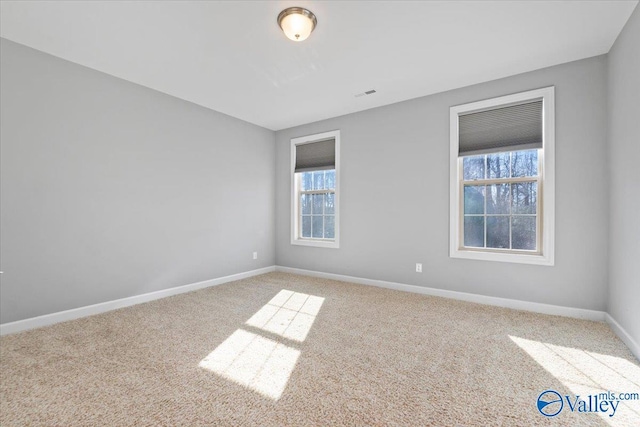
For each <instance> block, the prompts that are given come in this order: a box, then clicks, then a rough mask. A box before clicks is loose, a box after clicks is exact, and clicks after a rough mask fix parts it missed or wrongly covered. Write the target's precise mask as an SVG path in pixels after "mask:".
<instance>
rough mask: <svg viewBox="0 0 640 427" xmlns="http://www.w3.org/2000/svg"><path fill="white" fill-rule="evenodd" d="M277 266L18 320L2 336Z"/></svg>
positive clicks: (0, 331)
mask: <svg viewBox="0 0 640 427" xmlns="http://www.w3.org/2000/svg"><path fill="white" fill-rule="evenodd" d="M275 269H276V268H275V266H270V267H264V268H259V269H257V270H251V271H245V272H243V273H238V274H232V275H230V276H224V277H218V278H217V279H210V280H205V281H203V282H197V283H191V284H189V285H183V286H177V287H175V288H169V289H163V290H161V291H156V292H149V293H146V294H142V295H135V296H132V297H128V298H122V299H117V300H113V301H107V302H102V303H99V304H93V305H87V306H85V307H79V308H74V309H71V310H65V311H59V312H57V313H51V314H45V315H42V316H38V317H32V318H30V319H24V320H18V321H15V322H9V323H3V324H0V335H7V334H13V333H16V332H21V331H26V330H28V329H34V328H39V327H42V326H47V325H53V324H54V323H59V322H65V321H67V320H73V319H78V318H80V317H85V316H91V315H94V314H99V313H104V312H105V311H111V310H115V309H118V308H123V307H129V306H131V305H136V304H141V303H144V302H149V301H153V300H157V299H160V298H166V297H170V296H172V295H178V294H183V293H185V292H191V291H195V290H198V289H202V288H208V287H210V286H216V285H221V284H223V283H227V282H233V281H234V280H241V279H246V278H247V277H253V276H258V275H260V274H265V273H270V272H272V271H275Z"/></svg>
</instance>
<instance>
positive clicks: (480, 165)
mask: <svg viewBox="0 0 640 427" xmlns="http://www.w3.org/2000/svg"><path fill="white" fill-rule="evenodd" d="M462 164H463V166H462V169H463V175H464V180H465V181H469V180H472V179H484V156H470V157H464V158H463V160H462Z"/></svg>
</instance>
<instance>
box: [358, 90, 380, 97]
mask: <svg viewBox="0 0 640 427" xmlns="http://www.w3.org/2000/svg"><path fill="white" fill-rule="evenodd" d="M374 93H376V90H375V89H371V90H368V91H366V92H362V93H356V94H355V95H354V96H355V97H356V98H360V97H361V96H365V95H373V94H374Z"/></svg>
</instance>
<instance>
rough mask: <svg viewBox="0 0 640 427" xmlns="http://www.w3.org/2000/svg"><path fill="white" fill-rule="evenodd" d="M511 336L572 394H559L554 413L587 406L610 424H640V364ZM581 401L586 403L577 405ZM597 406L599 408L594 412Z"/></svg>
mask: <svg viewBox="0 0 640 427" xmlns="http://www.w3.org/2000/svg"><path fill="white" fill-rule="evenodd" d="M509 338H510V339H511V340H512V341H513V342H514V343H515V344H516V345H517V346H518V347H520V348H521V349H522V350H524V351H525V352H526V353H527V354H528V355H529V356H530V357H531V358H532V359H533V360H535V361H536V362H537V363H538V364H539V365H540V366H542V367H543V368H544V369H545V370H546V371H547V372H549V373H550V374H551V375H553V376H554V377H555V378H556V379H558V380H559V381H560V382H561V383H562V384H563V385H564V386H565V387H566V388H567V389H569V390H570V391H571V392H572V393H573V396H568V397H565V396H563V395H561V394H560V393H558V394H556V396H560V401H559V402H558V405H556V408H557V409H553V413H555V411H556V410H557V411H567V410H569V411H570V410H572V408H573V409H574V412H579V411H580V409H586V410H587V412H597V414H598V415H599V416H600V418H601V419H602V420H603V421H605V422H606V423H607V424H609V425H611V426H631V425H636V426H638V425H640V397H639V396H638V394H639V393H640V367H638V366H637V365H635V364H634V363H632V362H630V361H629V360H627V359H624V358H622V357H618V356H613V355H607V354H601V353H597V352H595V351H590V350H584V349H580V348H573V347H567V346H562V345H558V344H552V343H549V342H543V341H536V340H531V339H526V338H522V337H518V336H512V335H510V336H509ZM541 391H542V390H541ZM590 396H591V398H590ZM593 396H597V398H598V400H597V401H596V398H595V397H593ZM556 398H557V397H556ZM580 400H583V401H584V402H585V403H584V405H580V404H578V403H579V401H580ZM603 402H606V403H603ZM596 406H597V407H598V409H599V410H595V411H594V410H593V409H594V407H596ZM613 406H615V411H614V408H613ZM580 412H582V411H580ZM558 415H560V414H558ZM554 416H555V415H554Z"/></svg>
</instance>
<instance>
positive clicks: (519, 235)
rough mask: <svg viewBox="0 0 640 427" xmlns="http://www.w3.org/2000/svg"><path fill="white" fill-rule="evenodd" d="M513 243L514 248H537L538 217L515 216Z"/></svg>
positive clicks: (512, 232) (512, 225) (512, 228)
mask: <svg viewBox="0 0 640 427" xmlns="http://www.w3.org/2000/svg"><path fill="white" fill-rule="evenodd" d="M511 245H512V246H513V249H526V250H531V251H534V250H535V249H536V217H535V216H514V217H513V218H512V222H511Z"/></svg>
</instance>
